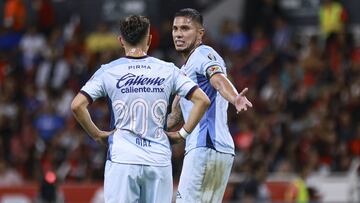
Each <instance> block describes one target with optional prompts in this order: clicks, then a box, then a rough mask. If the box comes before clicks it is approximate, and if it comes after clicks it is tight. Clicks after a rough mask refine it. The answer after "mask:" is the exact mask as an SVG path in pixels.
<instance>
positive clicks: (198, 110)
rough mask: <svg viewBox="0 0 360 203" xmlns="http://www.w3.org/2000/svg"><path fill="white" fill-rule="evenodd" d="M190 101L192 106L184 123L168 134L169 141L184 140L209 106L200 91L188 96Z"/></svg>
mask: <svg viewBox="0 0 360 203" xmlns="http://www.w3.org/2000/svg"><path fill="white" fill-rule="evenodd" d="M190 101H191V102H192V103H193V104H194V105H193V106H192V108H191V111H190V115H189V117H188V119H187V121H185V124H184V125H183V127H182V128H181V129H180V130H179V131H177V132H168V133H167V134H168V136H169V138H170V140H171V141H173V142H179V141H180V140H183V139H186V137H187V136H188V135H189V134H190V133H191V132H192V131H193V130H194V128H195V127H196V125H197V124H198V123H199V121H200V119H201V118H202V117H203V115H204V113H205V112H206V110H207V109H208V108H209V106H210V100H209V98H208V97H207V96H206V94H205V93H204V92H203V91H202V90H201V89H200V88H196V90H195V91H194V92H193V93H192V95H191V96H190Z"/></svg>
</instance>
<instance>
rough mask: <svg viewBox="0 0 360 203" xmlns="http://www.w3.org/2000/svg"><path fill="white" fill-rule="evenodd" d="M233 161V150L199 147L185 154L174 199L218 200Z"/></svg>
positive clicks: (194, 202) (180, 202) (193, 202)
mask: <svg viewBox="0 0 360 203" xmlns="http://www.w3.org/2000/svg"><path fill="white" fill-rule="evenodd" d="M233 162H234V156H233V155H232V154H225V153H221V152H218V151H216V150H213V149H210V148H206V147H201V148H195V149H192V150H191V151H189V152H188V153H187V154H186V155H185V158H184V163H183V168H182V171H181V176H180V182H179V187H178V191H177V194H176V202H177V203H183V202H184V203H185V202H186V203H198V202H201V203H207V202H209V203H218V202H219V203H220V202H221V201H222V198H223V196H224V192H225V189H226V185H227V182H228V180H229V176H230V172H231V167H232V164H233Z"/></svg>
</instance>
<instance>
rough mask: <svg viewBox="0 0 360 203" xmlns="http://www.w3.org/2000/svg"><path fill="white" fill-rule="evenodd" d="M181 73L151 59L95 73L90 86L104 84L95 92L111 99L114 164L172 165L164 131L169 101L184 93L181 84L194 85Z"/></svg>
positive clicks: (110, 155)
mask: <svg viewBox="0 0 360 203" xmlns="http://www.w3.org/2000/svg"><path fill="white" fill-rule="evenodd" d="M179 74H180V71H179V70H178V68H176V66H174V65H173V64H172V63H166V62H164V61H161V60H159V59H156V58H153V57H149V56H145V57H140V58H129V57H124V58H120V59H118V60H115V61H113V62H111V63H109V64H106V65H103V66H102V67H101V68H100V69H99V70H98V71H97V72H96V73H95V74H94V76H93V78H92V80H90V81H92V82H89V85H87V86H90V84H92V85H94V84H95V85H96V84H97V83H102V84H98V85H99V86H101V87H100V88H93V89H98V91H100V92H101V91H103V92H104V93H105V94H106V96H107V97H108V100H109V104H110V105H109V106H110V110H111V114H112V119H111V122H112V125H113V126H114V127H115V128H116V131H115V133H114V135H112V136H110V137H109V152H108V158H109V159H110V160H111V161H113V162H118V163H129V164H144V165H155V166H165V165H170V164H171V150H170V144H169V141H168V138H167V137H166V134H165V133H164V130H163V126H164V122H165V116H166V110H167V106H168V100H169V97H170V95H171V94H172V93H174V91H175V90H179V89H180V92H181V90H182V89H181V88H179V87H180V86H182V83H184V84H185V83H186V84H188V83H189V82H190V83H191V81H190V79H187V80H188V82H187V80H185V79H184V78H183V77H184V76H182V77H180V76H179ZM97 81H98V82H97ZM193 84H194V83H193ZM194 85H195V84H194ZM185 86H186V85H185ZM83 89H84V91H85V92H88V91H91V90H88V91H87V89H90V88H86V85H85V87H84V88H83ZM180 94H185V92H184V91H183V92H182V93H180ZM104 96H105V95H104Z"/></svg>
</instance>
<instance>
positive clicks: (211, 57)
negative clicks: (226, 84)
mask: <svg viewBox="0 0 360 203" xmlns="http://www.w3.org/2000/svg"><path fill="white" fill-rule="evenodd" d="M207 57H208V58H209V59H210V60H212V61H216V57H215V56H214V55H212V54H211V53H209V54H208V55H207Z"/></svg>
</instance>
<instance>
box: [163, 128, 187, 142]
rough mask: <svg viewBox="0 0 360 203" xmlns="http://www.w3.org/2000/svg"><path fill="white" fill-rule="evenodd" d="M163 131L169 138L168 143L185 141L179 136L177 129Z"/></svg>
mask: <svg viewBox="0 0 360 203" xmlns="http://www.w3.org/2000/svg"><path fill="white" fill-rule="evenodd" d="M165 133H166V135H167V136H168V138H169V140H170V144H178V143H181V142H183V141H185V139H184V138H183V137H181V136H180V134H179V133H178V131H174V132H165Z"/></svg>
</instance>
